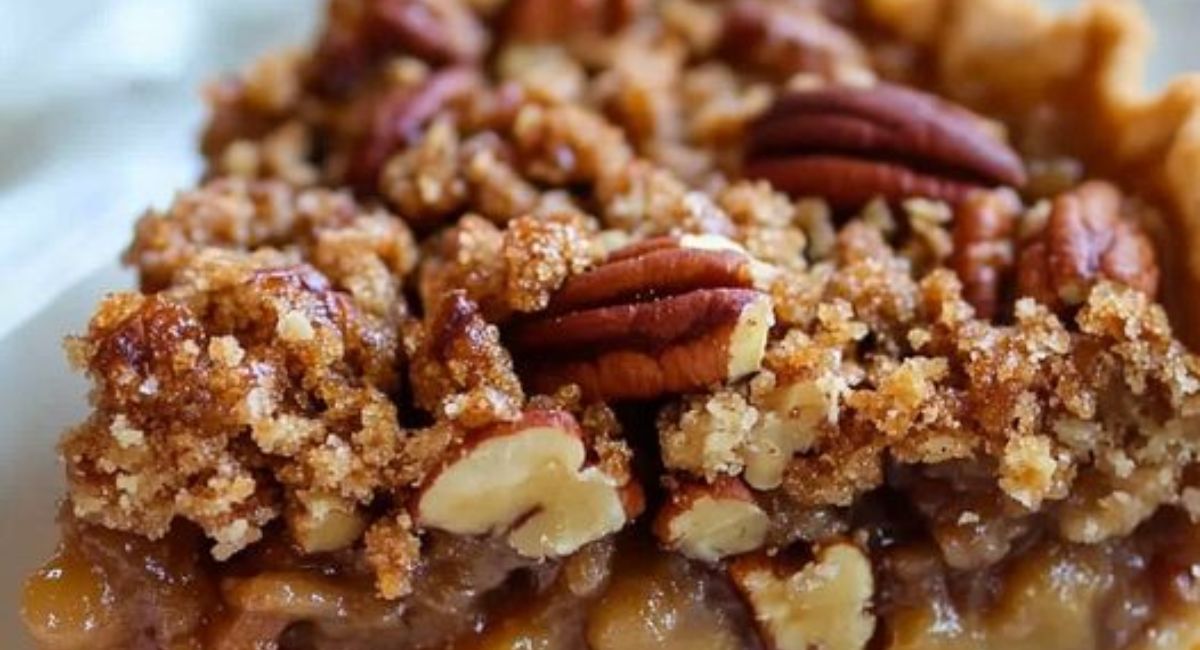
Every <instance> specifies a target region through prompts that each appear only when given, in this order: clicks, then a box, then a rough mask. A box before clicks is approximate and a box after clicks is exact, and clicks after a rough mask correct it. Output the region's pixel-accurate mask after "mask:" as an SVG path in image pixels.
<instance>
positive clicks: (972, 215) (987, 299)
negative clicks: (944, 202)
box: [949, 191, 1021, 319]
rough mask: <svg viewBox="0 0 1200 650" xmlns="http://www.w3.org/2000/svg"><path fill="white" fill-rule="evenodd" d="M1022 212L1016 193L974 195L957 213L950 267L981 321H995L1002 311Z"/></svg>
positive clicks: (959, 207) (982, 193)
mask: <svg viewBox="0 0 1200 650" xmlns="http://www.w3.org/2000/svg"><path fill="white" fill-rule="evenodd" d="M1020 211H1021V199H1020V198H1019V197H1018V196H1017V195H1016V194H1015V193H1013V192H1007V191H997V192H977V193H975V194H972V195H971V196H970V197H969V198H968V199H967V200H966V201H965V202H963V203H962V204H961V205H960V206H958V210H957V211H956V212H955V215H954V234H953V240H954V252H953V253H952V254H951V255H950V260H949V263H950V267H951V268H952V269H954V272H955V273H957V274H958V279H959V280H961V281H962V283H963V297H964V298H965V299H966V300H967V302H969V303H970V304H971V306H972V307H974V308H975V313H976V315H978V316H979V317H980V318H986V319H991V318H994V317H995V316H996V315H997V314H998V313H999V311H1000V304H1001V300H1002V298H1003V295H1002V294H1003V290H1004V286H1003V283H1004V277H1005V274H1006V272H1007V271H1008V269H1009V268H1010V267H1012V264H1013V257H1014V253H1013V234H1014V233H1015V231H1016V225H1017V216H1018V214H1019V213H1020Z"/></svg>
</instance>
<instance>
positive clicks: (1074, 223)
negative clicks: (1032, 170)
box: [1017, 181, 1159, 309]
mask: <svg viewBox="0 0 1200 650" xmlns="http://www.w3.org/2000/svg"><path fill="white" fill-rule="evenodd" d="M1019 266H1020V271H1019V272H1018V275H1017V288H1018V291H1019V292H1020V294H1021V295H1022V296H1031V297H1033V298H1034V299H1036V300H1037V301H1038V302H1041V303H1043V304H1045V305H1047V306H1049V307H1051V308H1052V309H1062V308H1064V307H1070V306H1073V305H1078V304H1079V303H1082V302H1083V301H1084V300H1086V299H1087V294H1088V292H1089V291H1090V290H1091V288H1092V286H1094V285H1095V284H1096V283H1097V282H1100V281H1102V280H1111V281H1114V282H1118V283H1121V284H1125V285H1128V286H1130V287H1132V288H1134V289H1137V290H1139V291H1142V292H1144V293H1147V294H1149V295H1150V296H1151V297H1153V296H1154V295H1155V294H1156V293H1157V292H1158V279H1159V270H1158V262H1157V260H1156V259H1155V254H1154V246H1153V244H1151V242H1150V238H1149V237H1148V236H1147V235H1146V233H1145V232H1143V231H1142V229H1141V227H1140V226H1138V225H1137V223H1135V222H1134V221H1132V220H1130V219H1128V218H1126V217H1125V216H1123V215H1122V198H1121V192H1120V190H1118V189H1117V188H1116V187H1114V186H1113V185H1111V184H1109V183H1105V182H1102V181H1089V182H1086V183H1084V184H1082V185H1080V186H1079V187H1077V188H1075V189H1074V190H1072V191H1070V192H1067V193H1065V194H1060V195H1059V196H1058V197H1057V198H1056V199H1054V204H1053V207H1052V209H1051V211H1050V217H1049V219H1048V220H1047V222H1046V226H1045V228H1044V229H1043V230H1042V231H1041V232H1040V233H1038V235H1037V236H1036V237H1035V238H1034V239H1033V240H1032V241H1031V242H1030V243H1029V244H1027V245H1026V246H1025V248H1024V249H1023V250H1022V251H1021V256H1020V264H1019Z"/></svg>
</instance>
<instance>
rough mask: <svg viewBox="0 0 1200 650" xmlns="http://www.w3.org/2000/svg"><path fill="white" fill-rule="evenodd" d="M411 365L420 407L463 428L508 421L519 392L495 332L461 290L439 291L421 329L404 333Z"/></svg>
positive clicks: (521, 396)
mask: <svg viewBox="0 0 1200 650" xmlns="http://www.w3.org/2000/svg"><path fill="white" fill-rule="evenodd" d="M406 345H407V346H408V347H409V348H410V350H409V351H410V354H412V358H413V363H412V365H411V366H410V371H411V374H412V388H413V397H414V399H415V401H416V403H417V405H418V406H419V407H421V408H422V409H424V410H426V411H428V412H429V413H432V414H433V415H435V416H436V417H438V418H440V419H445V420H449V421H453V422H455V423H457V424H460V425H462V426H464V427H467V428H477V427H481V426H486V425H489V424H493V423H495V422H508V421H512V420H514V419H516V418H517V416H519V415H520V411H521V406H522V405H523V404H524V402H525V395H524V392H523V391H522V390H521V384H520V382H519V381H518V380H517V377H516V375H515V374H513V370H512V359H511V357H510V356H509V354H508V351H507V350H505V349H504V347H503V346H501V345H500V340H499V332H497V330H496V329H495V327H494V326H492V325H489V324H488V323H487V321H485V320H483V317H482V316H480V314H479V308H478V307H477V306H476V305H475V303H473V302H471V300H470V299H469V298H467V295H466V293H465V292H463V291H451V292H449V293H447V294H444V296H443V297H442V299H441V300H440V302H438V303H437V304H436V305H435V307H434V309H433V310H432V311H431V313H430V314H428V316H427V318H426V322H425V324H424V326H423V327H410V328H409V331H408V336H407V337H406Z"/></svg>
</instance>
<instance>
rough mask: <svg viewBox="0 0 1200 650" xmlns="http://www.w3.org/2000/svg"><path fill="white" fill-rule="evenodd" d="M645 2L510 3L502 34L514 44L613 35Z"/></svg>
mask: <svg viewBox="0 0 1200 650" xmlns="http://www.w3.org/2000/svg"><path fill="white" fill-rule="evenodd" d="M647 4H648V3H647V2H646V1H645V0H513V2H510V3H509V5H508V10H507V14H506V15H505V32H506V34H508V36H509V37H510V38H512V39H513V40H517V41H551V40H563V39H565V38H568V37H570V36H572V35H577V34H589V33H595V34H606V33H613V32H616V31H617V30H619V29H621V28H622V27H624V26H625V25H627V24H629V23H630V22H632V21H633V19H634V17H635V16H636V15H637V14H638V12H640V11H641V10H642V8H643V7H644V6H645V5H647Z"/></svg>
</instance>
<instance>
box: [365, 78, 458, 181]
mask: <svg viewBox="0 0 1200 650" xmlns="http://www.w3.org/2000/svg"><path fill="white" fill-rule="evenodd" d="M479 81H480V80H479V74H478V72H476V71H475V70H473V69H471V68H466V67H460V68H446V69H444V70H441V71H439V72H436V73H434V74H432V75H431V76H430V77H429V78H428V79H426V80H425V81H423V82H421V83H420V84H417V85H416V86H412V87H404V88H398V89H396V90H393V91H390V92H388V93H387V94H384V95H382V96H380V97H378V98H375V99H374V100H373V101H372V102H371V103H370V104H369V105H368V107H367V113H368V115H367V116H366V117H365V120H366V121H367V129H366V132H365V133H363V134H362V135H361V136H360V137H359V139H358V142H357V143H356V144H355V146H354V147H353V149H352V150H351V153H350V160H349V162H348V167H347V170H346V180H347V181H348V182H349V183H350V184H351V185H352V186H353V187H354V188H355V189H357V190H358V191H360V192H364V193H373V192H374V191H375V189H376V186H377V184H378V180H379V173H380V171H381V170H382V169H383V165H384V163H386V162H387V160H388V157H389V156H391V155H392V154H393V153H394V152H395V151H397V150H398V149H400V148H401V147H402V146H403V145H405V144H406V143H408V142H410V141H411V140H413V139H414V138H415V137H416V136H417V134H418V133H419V132H420V130H421V127H423V126H424V125H425V124H426V123H427V122H429V121H430V120H431V119H433V117H434V116H435V115H437V114H438V113H439V112H440V111H441V110H442V109H443V108H445V107H446V105H447V104H450V103H452V102H454V101H456V100H458V99H460V98H462V97H464V96H465V95H467V94H468V93H469V92H470V91H471V90H473V89H474V88H476V87H477V86H478V84H479Z"/></svg>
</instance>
